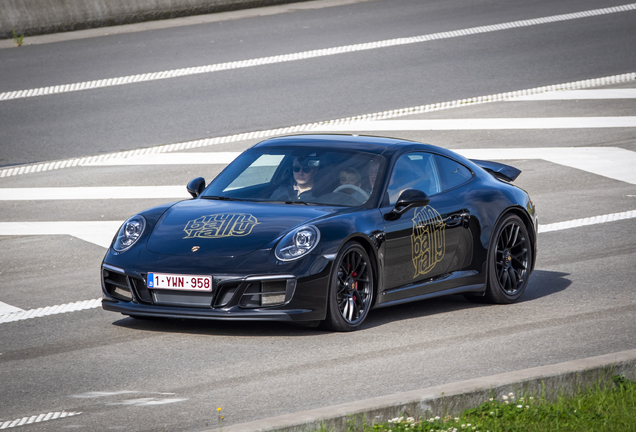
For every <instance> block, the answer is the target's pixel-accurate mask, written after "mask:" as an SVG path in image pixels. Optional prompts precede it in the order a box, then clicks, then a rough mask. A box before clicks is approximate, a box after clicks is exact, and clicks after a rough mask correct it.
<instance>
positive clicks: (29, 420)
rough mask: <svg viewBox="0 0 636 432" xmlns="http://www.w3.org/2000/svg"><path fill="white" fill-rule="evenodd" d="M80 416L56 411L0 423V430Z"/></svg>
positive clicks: (78, 413)
mask: <svg viewBox="0 0 636 432" xmlns="http://www.w3.org/2000/svg"><path fill="white" fill-rule="evenodd" d="M0 322H1V321H0ZM80 414H81V412H66V411H56V412H50V413H47V414H40V415H34V416H31V417H22V418H19V419H15V420H10V421H5V422H3V423H0V430H1V429H10V428H14V427H18V426H24V425H28V424H33V423H41V422H45V421H49V420H56V419H61V418H66V417H73V416H76V415H80Z"/></svg>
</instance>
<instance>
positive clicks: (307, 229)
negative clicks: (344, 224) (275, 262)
mask: <svg viewBox="0 0 636 432" xmlns="http://www.w3.org/2000/svg"><path fill="white" fill-rule="evenodd" d="M319 241H320V231H319V230H318V228H316V227H315V226H313V225H305V226H303V227H300V228H296V229H295V230H293V231H292V232H290V233H289V234H287V235H286V236H285V237H283V239H282V240H281V241H280V242H279V243H278V246H276V258H278V259H279V260H281V261H292V260H295V259H298V258H301V257H304V256H305V255H307V254H308V253H309V252H311V251H312V250H313V249H314V248H315V247H316V245H317V244H318V242H319Z"/></svg>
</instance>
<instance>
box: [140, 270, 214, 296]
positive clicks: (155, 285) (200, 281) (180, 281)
mask: <svg viewBox="0 0 636 432" xmlns="http://www.w3.org/2000/svg"><path fill="white" fill-rule="evenodd" d="M148 288H152V289H170V290H179V291H182V290H183V291H203V292H210V291H212V276H198V275H183V274H181V275H175V274H166V273H148Z"/></svg>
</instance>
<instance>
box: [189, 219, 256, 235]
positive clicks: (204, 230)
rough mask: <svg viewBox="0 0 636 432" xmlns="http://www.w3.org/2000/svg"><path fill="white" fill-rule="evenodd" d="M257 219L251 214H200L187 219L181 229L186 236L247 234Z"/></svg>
mask: <svg viewBox="0 0 636 432" xmlns="http://www.w3.org/2000/svg"><path fill="white" fill-rule="evenodd" d="M257 224H258V220H257V219H256V218H255V217H254V216H252V215H251V214H245V213H226V214H213V215H208V216H201V217H200V218H198V219H195V220H191V221H189V222H188V223H187V224H186V226H185V228H184V229H183V230H184V231H185V232H186V234H188V235H187V236H186V237H184V239H187V238H222V237H242V236H246V235H249V234H250V233H251V232H252V228H254V226H256V225H257Z"/></svg>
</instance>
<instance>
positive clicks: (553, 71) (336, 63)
mask: <svg viewBox="0 0 636 432" xmlns="http://www.w3.org/2000/svg"><path fill="white" fill-rule="evenodd" d="M602 3H603V4H601V5H599V2H592V1H562V2H557V3H556V4H555V2H550V1H531V2H529V1H523V2H522V1H519V2H511V1H505V2H499V1H483V2H479V3H475V2H471V3H470V4H468V5H466V4H463V3H462V2H460V1H437V2H426V4H425V5H423V4H422V2H419V1H402V0H391V1H389V0H374V1H363V2H359V3H354V4H350V5H346V6H341V7H325V8H317V9H312V10H300V11H291V12H286V13H281V14H275V15H270V16H252V17H245V18H241V19H232V20H227V21H219V22H215V23H209V24H201V25H191V26H184V27H174V28H169V29H159V30H152V31H137V32H131V33H126V34H119V35H108V36H102V37H94V38H87V39H77V40H69V41H62V42H57V43H48V44H47V43H42V44H35V45H26V46H23V47H21V48H19V49H18V48H12V49H0V76H2V79H1V80H0V93H2V92H10V91H14V90H26V89H35V88H40V87H47V86H54V85H62V84H72V83H80V82H87V81H91V80H96V79H106V78H117V77H125V76H130V75H134V74H142V73H150V72H160V71H167V70H174V69H179V68H184V67H191V66H201V65H210V64H219V63H224V62H232V61H238V60H249V59H255V58H261V57H266V56H272V55H278V54H287V53H299V52H303V51H307V50H314V49H319V48H320V49H323V48H324V49H329V48H333V47H338V46H345V45H351V44H358V43H366V42H376V41H382V40H389V39H393V38H398V37H407V36H419V35H428V34H433V33H438V32H446V31H451V30H461V29H469V28H473V27H477V26H484V25H491V24H498V23H507V22H512V21H518V20H526V19H530V18H537V17H547V16H554V15H559V14H566V13H571V12H579V11H586V10H591V9H598V8H605V7H610V6H615V5H620V4H622V3H620V2H614V1H604V2H602ZM634 24H636V11H626V12H617V13H612V14H604V15H597V16H590V17H582V18H576V19H570V20H565V21H558V22H553V23H546V24H536V25H529V26H526V27H520V28H514V29H503V30H499V31H490V32H486V33H481V34H467V35H461V36H457V37H446V38H441V39H438V40H432V41H427V42H420V43H412V44H406V45H400V46H393V47H387V48H373V49H368V50H365V51H357V52H347V53H342V54H337V55H324V56H321V57H316V58H311V59H305V60H302V59H301V60H295V61H289V62H278V63H274V64H269V65H263V66H253V67H247V68H239V69H229V70H225V71H218V72H211V73H205V74H198V75H190V76H186V77H181V78H169V79H162V80H154V81H148V82H143V83H138V84H128V85H121V86H108V87H103V88H99V89H93V90H84V91H76V92H66V93H60V94H56V95H47V96H36V97H30V98H19V99H13V100H0V169H2V168H7V167H10V166H13V165H16V164H30V163H39V162H47V161H52V160H61V159H67V158H75V157H80V156H93V155H99V154H104V153H110V152H115V151H119V150H129V149H139V148H145V147H151V146H157V145H166V144H171V143H178V142H184V141H190V140H197V139H202V138H210V137H217V136H226V135H230V134H234V133H240V132H250V131H258V130H269V129H273V128H278V127H286V126H292V125H296V124H303V123H312V122H318V121H324V120H330V119H337V118H343V117H347V116H355V115H363V114H367V113H373V112H380V111H385V110H391V109H400V108H406V107H412V106H421V105H425V104H430V103H438V102H445V101H453V100H456V99H463V98H470V97H473V96H481V95H488V94H495V93H502V92H508V91H515V90H523V89H529V88H534V87H540V86H547V85H552V84H559V83H570V82H575V81H578V80H584V79H594V78H600V77H605V76H615V75H620V74H625V73H631V72H636V62H635V61H634V60H635V59H636V58H635V57H634V54H633V49H632V47H633V46H634V44H635V42H636V25H634ZM26 43H28V40H27V41H26ZM603 89H616V90H617V91H619V92H620V91H624V90H626V89H627V90H629V89H636V81H635V80H633V79H627V80H625V82H623V83H618V84H613V85H609V86H603V87H590V88H588V90H589V91H595V90H603ZM592 94H595V95H598V94H599V93H587V96H581V97H580V98H576V99H573V100H561V99H556V100H555V99H552V100H533V101H506V102H493V103H487V104H479V105H475V104H473V105H470V106H463V107H459V108H453V109H446V110H440V111H432V112H428V113H420V114H417V115H412V116H406V117H400V118H399V119H400V120H410V121H412V123H409V124H410V125H413V126H412V127H410V126H405V127H403V128H401V129H399V130H397V129H395V128H393V129H391V128H388V129H387V130H374V131H373V132H372V133H373V134H378V135H387V136H397V137H404V138H409V139H416V140H419V141H424V142H428V143H431V144H436V145H440V146H443V147H447V148H450V149H457V150H462V151H468V150H474V151H484V150H483V149H501V150H502V151H504V150H509V149H517V150H520V149H526V150H524V151H525V152H526V153H527V152H528V151H529V150H528V149H530V150H532V151H534V152H536V155H538V156H533V157H529V156H523V157H520V158H517V157H516V158H514V159H510V160H507V161H506V162H507V163H510V164H511V165H514V166H516V167H518V168H520V169H521V170H522V171H523V173H522V174H521V176H520V177H519V179H518V180H517V181H516V184H518V185H519V186H521V187H523V188H524V189H526V190H527V191H528V192H529V193H530V194H531V196H532V198H533V200H534V202H535V204H536V205H537V207H538V209H539V216H540V222H541V224H543V225H546V226H547V225H548V224H553V223H557V222H563V221H572V220H577V219H580V218H585V217H595V216H600V215H607V214H615V213H620V212H629V211H632V210H635V209H636V185H635V184H634V182H630V181H626V180H625V179H623V180H621V179H616V178H614V177H616V176H614V174H615V173H617V172H619V171H620V170H621V167H623V168H624V166H625V164H626V163H628V161H629V160H630V158H633V152H636V133H635V132H634V127H601V128H590V127H588V126H589V125H586V124H585V121H583V122H581V124H579V125H575V126H572V127H570V128H567V129H547V128H543V127H534V128H530V129H519V128H516V129H508V130H501V129H497V128H494V129H485V130H476V129H467V130H461V129H451V130H418V126H417V120H428V119H464V120H471V119H483V118H517V119H519V118H533V119H541V118H553V117H582V118H592V117H594V118H607V117H630V116H635V115H636V102H635V99H634V98H633V97H626V96H623V97H609V98H602V99H598V98H595V99H589V97H592V96H591V95H592ZM623 94H628V92H623ZM348 132H351V131H348ZM354 132H360V133H367V132H368V130H367V129H365V128H361V129H360V130H356V131H354ZM370 133H371V132H370ZM256 141H257V140H256V139H243V140H234V141H232V142H228V143H225V144H217V145H210V146H206V147H202V148H199V149H193V150H185V151H181V152H179V153H191V152H212V153H217V152H228V151H230V152H236V151H241V150H243V149H245V148H247V147H249V146H250V145H252V144H253V143H255V142H256ZM572 147H574V148H579V149H578V150H567V151H570V152H571V155H572V160H575V159H576V158H577V157H578V156H580V155H581V154H582V153H584V152H587V151H589V150H583V149H594V150H593V151H596V152H597V153H595V154H597V155H600V156H598V157H599V160H598V166H597V165H596V164H595V162H591V163H588V164H587V165H585V166H584V167H583V168H580V167H579V168H576V167H574V166H572V164H573V162H572V163H570V159H569V158H566V159H564V160H563V161H562V162H561V163H555V162H554V161H550V160H549V154H548V153H549V152H550V151H551V149H552V148H572ZM613 149H622V150H624V151H626V152H625V153H621V154H624V155H626V159H625V160H623V161H621V160H616V158H614V159H612V160H611V161H610V162H607V161H606V160H604V159H603V158H604V157H605V155H606V153H603V152H604V151H607V152H611V151H614V150H613ZM598 152H600V153H598ZM533 154H535V153H533ZM607 154H609V153H607ZM608 157H609V156H608ZM612 164H614V165H612ZM222 166H223V165H222V164H216V165H175V164H167V165H153V164H151V165H113V166H82V167H73V168H65V169H59V170H43V171H42V172H36V173H27V174H18V175H8V176H5V177H1V178H0V198H1V200H0V232H4V233H5V235H0V302H2V303H0V426H2V425H3V424H4V422H7V421H13V420H17V419H23V418H26V419H28V418H30V417H32V416H39V415H41V414H48V413H56V412H57V413H60V412H66V413H73V414H74V415H73V416H68V417H66V418H58V419H55V420H48V421H39V422H37V423H33V424H26V425H22V426H19V427H17V428H18V430H34V431H36V430H60V429H65V428H76V429H79V430H88V429H91V430H130V431H150V430H153V431H154V430H175V431H177V430H179V431H181V430H193V431H196V430H205V429H207V428H213V427H216V426H217V425H218V416H219V414H218V411H217V408H219V407H221V408H222V410H221V415H223V416H224V417H225V418H224V422H225V424H234V423H240V422H245V421H251V420H256V419H259V418H265V417H270V416H275V415H280V414H287V413H292V412H297V411H302V410H306V409H311V408H316V407H322V406H328V405H333V404H337V403H343V402H347V401H351V400H359V399H363V398H368V397H374V396H380V395H386V394H391V393H396V392H402V391H408V390H413V389H417V388H424V387H430V386H433V385H437V384H442V383H450V382H455V381H460V380H466V379H470V378H475V377H479V376H487V375H492V374H497V373H502V372H508V371H515V370H519V369H524V368H528V367H533V366H541V365H547V364H552V363H558V362H563V361H568V360H574V359H579V358H584V357H588V356H594V355H601V354H607V353H612V352H617V351H623V350H627V349H633V348H636V336H634V335H636V322H635V320H634V313H635V312H636V294H635V293H634V289H635V288H636V287H635V285H634V280H636V266H635V265H634V263H635V262H636V259H635V258H636V247H634V244H635V241H636V234H634V232H635V230H634V228H636V224H635V222H634V218H628V219H623V220H617V221H613V222H607V223H599V224H595V225H587V226H579V227H574V228H570V229H562V230H557V231H551V232H544V233H542V234H540V236H539V248H540V250H539V256H538V262H537V268H536V271H535V272H534V273H533V275H532V278H531V280H530V285H529V287H528V290H527V292H526V294H524V296H523V297H522V299H521V301H520V302H519V303H516V304H514V305H507V306H499V305H498V306H492V305H475V304H472V303H468V302H467V301H465V300H464V299H463V298H462V297H460V296H451V297H446V298H440V299H435V300H429V301H425V302H417V303H413V304H408V305H403V306H399V307H392V308H386V309H379V310H376V311H372V312H371V313H370V315H369V317H368V319H367V321H366V322H365V324H364V326H363V328H362V329H361V330H360V331H357V332H354V333H350V334H336V333H326V332H322V331H318V330H315V329H307V328H301V327H292V326H288V325H284V324H276V323H264V324H254V323H224V322H195V321H174V320H170V321H137V320H133V319H130V318H126V317H124V316H121V315H118V314H113V313H108V312H105V311H103V310H101V309H100V308H90V309H87V310H79V311H71V312H67V313H62V314H54V315H46V316H40V317H36V318H32V319H22V320H18V321H13V322H2V317H3V316H7V314H8V313H9V311H10V310H16V312H14V313H20V312H19V309H22V310H34V309H38V308H44V307H47V306H54V305H66V304H71V303H73V302H76V301H80V300H93V299H98V298H99V297H100V289H99V265H100V262H101V259H102V258H103V256H104V253H105V249H104V247H102V246H100V245H99V244H96V243H94V242H88V241H84V240H81V239H80V238H79V237H78V236H80V234H79V228H78V233H75V232H73V230H72V229H71V230H70V231H69V232H67V233H66V234H60V235H26V234H28V232H27V231H28V230H29V229H31V228H30V227H31V226H32V225H24V226H23V227H22V228H20V227H18V228H16V229H14V230H13V231H12V232H11V233H10V234H9V233H8V231H7V230H9V228H7V227H8V225H7V223H9V222H30V223H33V222H60V221H77V222H83V221H92V222H103V221H122V220H124V219H125V218H126V217H128V216H130V215H132V214H134V213H135V212H137V211H139V210H141V209H144V208H147V207H150V206H152V205H155V204H159V203H162V202H166V201H172V200H173V199H174V198H172V197H168V196H166V197H160V198H153V199H121V198H111V199H103V200H93V199H80V200H78V199H69V198H72V192H71V197H69V196H66V198H65V199H55V198H56V194H57V193H59V190H57V191H56V190H53V189H51V190H50V191H51V196H49V197H48V198H53V199H42V197H40V198H37V199H35V198H34V199H29V200H22V199H16V198H15V197H14V198H11V199H9V198H7V196H8V192H7V191H8V190H9V189H17V188H20V189H19V191H20V193H23V194H25V196H26V195H28V194H30V193H32V192H33V191H32V189H30V188H42V187H51V188H53V187H58V188H59V187H70V188H76V189H73V191H76V193H78V194H79V193H80V192H81V191H82V190H83V189H82V188H83V187H91V186H153V185H159V186H172V185H184V188H185V184H186V183H187V182H188V181H189V180H190V179H192V178H194V177H197V176H199V175H203V176H204V177H206V178H208V179H211V178H213V177H214V175H215V174H216V173H218V172H219V170H220V169H221V168H222ZM596 168H599V170H600V173H599V172H595V171H594V170H595V169H596ZM628 177H629V175H628ZM44 225H46V226H47V227H49V226H51V225H50V224H48V225H47V224H44ZM78 226H79V225H78ZM20 229H22V230H23V231H20ZM74 234H75V235H74ZM113 234H114V232H113ZM80 237H81V236H80ZM8 305H10V306H12V307H14V308H17V309H9V308H8ZM40 311H41V309H40ZM3 313H4V315H3ZM42 314H43V313H42ZM43 315H44V314H43ZM26 421H28V420H25V422H26Z"/></svg>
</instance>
